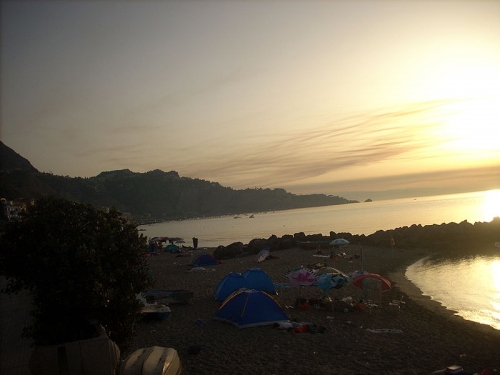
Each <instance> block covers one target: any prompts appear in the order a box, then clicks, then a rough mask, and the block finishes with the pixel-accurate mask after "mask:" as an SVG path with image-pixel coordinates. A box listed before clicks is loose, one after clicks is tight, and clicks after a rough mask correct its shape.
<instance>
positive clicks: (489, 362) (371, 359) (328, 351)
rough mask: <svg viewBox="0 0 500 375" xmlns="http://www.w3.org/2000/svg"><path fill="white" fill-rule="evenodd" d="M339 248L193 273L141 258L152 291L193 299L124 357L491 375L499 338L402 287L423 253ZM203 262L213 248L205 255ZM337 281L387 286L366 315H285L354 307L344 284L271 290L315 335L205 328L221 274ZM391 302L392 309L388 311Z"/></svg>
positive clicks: (277, 370) (247, 370) (142, 330)
mask: <svg viewBox="0 0 500 375" xmlns="http://www.w3.org/2000/svg"><path fill="white" fill-rule="evenodd" d="M357 250H358V249H352V250H350V249H349V248H347V249H346V250H345V251H346V254H347V256H346V257H340V258H338V259H332V258H330V257H328V256H326V255H324V256H318V254H315V251H314V250H302V249H298V248H292V249H288V250H279V251H275V252H273V253H272V255H273V259H269V260H265V261H263V262H260V263H257V262H256V261H255V260H254V256H246V257H240V258H234V259H228V260H224V261H223V263H222V264H219V265H215V266H209V267H204V269H202V270H196V269H193V268H192V267H190V266H189V262H190V259H191V258H190V257H187V256H186V257H180V256H179V254H172V253H160V255H156V256H151V257H149V258H148V263H149V268H150V271H151V274H152V277H153V280H154V286H153V287H152V289H182V290H191V291H192V292H193V300H192V301H191V303H189V304H171V305H170V306H169V307H170V309H171V314H170V316H169V317H168V318H167V319H166V320H154V319H144V320H142V321H141V322H140V323H139V325H138V327H137V333H136V335H135V337H134V339H133V341H132V343H131V345H130V346H129V347H128V348H127V349H125V350H122V356H123V357H125V356H127V355H128V354H130V353H131V352H133V351H135V350H137V349H139V348H146V347H150V346H162V347H171V348H174V349H176V350H177V352H178V354H179V357H180V360H181V363H182V367H183V374H189V375H196V374H242V375H244V374H276V375H280V374H431V373H432V372H434V371H436V370H440V369H444V368H445V367H447V366H450V365H460V366H462V367H463V368H464V370H466V371H469V372H470V373H473V372H478V373H480V372H481V371H483V370H485V369H489V370H490V371H491V372H492V373H497V372H499V371H500V349H499V348H500V331H498V330H495V329H494V328H492V327H489V326H486V325H481V324H478V323H473V322H470V321H466V320H464V319H462V318H461V317H458V316H456V315H454V314H453V312H452V311H449V310H447V309H445V308H444V307H443V306H441V305H440V304H439V303H437V302H435V301H432V300H431V299H430V298H429V297H426V296H423V295H422V293H421V291H420V290H419V289H418V288H416V287H415V286H414V285H413V284H412V283H411V282H409V281H408V280H407V279H406V278H405V276H404V272H405V270H406V267H408V266H409V265H411V264H412V263H414V262H415V261H417V260H418V259H421V258H423V257H425V256H427V255H429V254H428V252H427V251H425V250H421V249H399V248H395V249H391V248H379V247H364V248H363V257H362V259H360V258H357V257H354V256H353V255H354V253H355V252H356V251H357ZM207 252H208V253H211V252H213V249H207ZM320 264H321V265H327V266H332V267H335V268H337V269H339V270H341V271H342V272H344V273H350V272H354V271H357V270H360V269H363V270H366V271H368V272H371V273H378V274H380V275H382V276H384V277H386V278H387V279H389V280H390V281H391V283H392V288H391V289H390V290H388V291H385V292H383V293H382V299H381V301H379V302H378V303H377V304H376V306H372V307H371V308H367V309H365V310H362V311H357V310H353V311H348V312H344V311H329V310H327V309H316V308H310V309H308V310H302V309H298V308H296V307H295V302H296V300H297V299H298V298H302V299H311V298H317V299H322V298H324V297H326V296H327V297H330V298H331V299H333V300H335V299H337V300H342V299H345V298H349V297H351V298H352V299H353V300H358V299H359V298H361V297H363V291H362V290H361V289H359V288H357V287H355V286H353V285H351V284H348V285H346V286H344V287H342V288H340V289H332V290H330V291H329V292H328V293H325V292H324V291H322V290H321V289H320V288H318V287H316V286H302V287H295V288H291V287H280V288H277V291H278V294H277V295H276V296H274V297H275V299H276V300H277V302H278V303H279V304H280V306H281V307H282V308H283V310H284V311H285V312H286V314H287V316H288V317H289V319H290V320H291V321H295V322H305V323H308V324H311V325H313V326H315V327H318V328H321V329H320V332H321V333H310V332H306V333H296V332H293V331H290V330H281V329H277V328H275V327H273V326H263V327H253V328H237V327H235V326H233V325H231V324H227V323H223V322H220V321H216V320H214V319H213V317H214V315H215V314H216V312H217V309H218V308H219V306H220V305H221V303H220V302H217V301H215V299H214V292H215V289H216V287H217V285H218V283H219V281H220V280H221V279H222V278H223V277H224V276H225V275H227V274H229V273H231V272H241V273H243V272H244V271H246V270H247V269H251V268H260V269H261V270H263V271H265V272H266V273H267V274H268V276H269V277H270V278H271V280H272V281H273V282H275V283H279V284H283V283H286V279H285V277H284V275H285V274H286V273H287V272H288V271H289V270H291V269H294V268H297V267H300V266H304V267H308V266H309V267H313V266H319V265H320ZM394 301H402V303H400V304H399V305H395V304H394V303H393V302H394Z"/></svg>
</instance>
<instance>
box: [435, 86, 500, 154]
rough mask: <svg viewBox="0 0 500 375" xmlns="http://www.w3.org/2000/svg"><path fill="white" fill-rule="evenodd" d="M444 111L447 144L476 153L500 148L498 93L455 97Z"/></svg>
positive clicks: (465, 151)
mask: <svg viewBox="0 0 500 375" xmlns="http://www.w3.org/2000/svg"><path fill="white" fill-rule="evenodd" d="M445 111H446V112H448V114H447V115H446V116H445V118H444V124H443V131H444V132H445V133H446V134H447V135H448V139H450V140H449V142H448V144H447V147H448V148H451V149H453V150H456V151H458V152H460V153H465V154H468V155H471V156H474V155H475V156H477V157H480V156H484V157H487V156H491V155H492V154H494V153H498V152H500V95H499V96H494V97H488V98H482V99H469V100H460V101H456V102H454V103H452V104H449V105H447V108H446V109H445Z"/></svg>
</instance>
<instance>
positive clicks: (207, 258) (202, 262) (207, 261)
mask: <svg viewBox="0 0 500 375" xmlns="http://www.w3.org/2000/svg"><path fill="white" fill-rule="evenodd" d="M216 264H220V262H219V261H218V260H217V259H215V258H214V257H213V255H210V254H207V253H204V254H199V255H198V256H196V257H194V259H193V260H192V262H191V265H192V266H193V267H205V266H215V265H216Z"/></svg>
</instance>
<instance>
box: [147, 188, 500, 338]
mask: <svg viewBox="0 0 500 375" xmlns="http://www.w3.org/2000/svg"><path fill="white" fill-rule="evenodd" d="M495 217H500V190H489V191H481V192H471V193H463V194H451V195H438V196H429V197H416V198H404V199H393V200H383V201H373V202H361V203H353V204H344V205H335V206H324V207H313V208H303V209H294V210H285V211H272V212H246V213H241V214H238V215H231V216H222V217H211V218H199V219H190V220H180V221H168V222H161V223H155V224H148V225H143V226H140V227H139V230H141V231H142V233H143V234H144V235H146V236H148V238H151V237H156V236H158V237H165V236H166V237H179V238H182V239H183V240H184V241H185V242H186V244H187V245H192V238H193V237H196V238H198V247H217V246H219V245H224V246H226V245H229V244H231V243H233V242H238V241H239V242H243V243H248V242H250V240H252V239H254V238H268V237H270V236H271V235H273V234H274V235H276V236H278V237H281V236H283V235H285V234H291V235H293V234H294V233H298V232H304V233H305V234H324V235H328V234H329V233H330V231H333V232H336V233H343V232H344V233H345V232H348V233H351V234H365V235H369V234H372V233H375V232H376V231H378V230H390V229H396V228H400V227H404V226H411V225H413V224H421V225H431V224H444V223H460V222H462V221H468V222H469V223H475V222H490V221H492V220H493V219H494V218H495ZM499 236H500V234H499ZM498 241H500V238H498ZM181 242H182V241H181ZM497 245H498V244H497ZM491 247H495V243H492V244H491ZM475 250H476V251H475V252H474V253H476V254H482V253H484V254H488V255H477V256H474V257H466V258H463V259H453V260H449V259H434V258H432V259H431V258H424V259H421V260H419V261H418V262H416V263H415V264H413V265H411V266H410V267H408V269H407V271H406V277H407V278H408V279H409V280H410V281H411V282H412V283H414V284H415V285H416V286H417V287H418V288H419V289H420V290H421V291H422V292H423V294H424V295H427V296H429V297H430V298H432V299H434V300H436V301H438V302H440V303H441V304H442V305H443V306H444V307H446V308H448V309H450V310H453V311H455V312H456V314H457V315H459V316H461V317H463V318H464V319H467V320H471V321H475V322H479V323H482V324H487V325H490V326H492V327H493V328H495V329H498V330H500V248H498V253H496V252H493V254H496V255H491V253H492V251H491V248H488V249H475ZM457 286H458V287H457Z"/></svg>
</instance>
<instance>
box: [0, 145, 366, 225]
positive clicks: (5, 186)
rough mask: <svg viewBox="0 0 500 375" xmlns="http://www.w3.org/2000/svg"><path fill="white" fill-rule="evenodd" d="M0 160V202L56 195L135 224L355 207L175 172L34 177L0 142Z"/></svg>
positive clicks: (317, 196)
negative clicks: (115, 213) (127, 217)
mask: <svg viewBox="0 0 500 375" xmlns="http://www.w3.org/2000/svg"><path fill="white" fill-rule="evenodd" d="M0 155H2V162H1V164H0V165H1V166H2V169H1V170H0V197H4V198H7V199H16V198H35V199H36V198H38V197H41V196H44V195H55V196H59V197H63V198H66V199H70V200H77V201H80V202H84V203H90V204H93V205H95V206H98V207H99V206H104V207H109V206H115V207H116V208H117V209H118V210H120V211H121V212H123V213H130V214H131V215H132V216H134V218H135V219H136V220H138V221H140V222H148V221H155V220H169V219H180V218H192V217H203V216H217V215H227V214H236V213H244V212H262V211H275V210H284V209H292V208H304V207H315V206H327V205H336V204H346V203H357V201H350V200H347V199H345V198H342V197H337V196H327V195H324V194H312V195H294V194H291V193H288V192H286V191H285V190H283V189H261V188H257V189H245V190H234V189H231V188H228V187H223V186H221V185H220V184H218V183H217V182H210V181H205V180H200V179H192V178H188V177H180V176H179V174H178V173H177V172H175V171H170V172H163V171H161V170H153V171H150V172H146V173H135V172H132V171H130V170H128V169H124V170H118V171H108V172H102V173H100V174H99V175H97V176H95V177H91V178H80V177H76V178H71V177H63V176H56V175H52V174H50V173H41V172H39V171H38V170H37V169H36V168H34V167H33V166H32V165H31V163H30V162H29V161H28V160H26V159H24V158H23V157H21V156H20V155H18V154H17V153H15V152H14V151H13V150H11V149H10V148H8V147H7V146H5V145H4V144H3V143H1V142H0ZM3 155H6V157H5V158H3Z"/></svg>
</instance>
